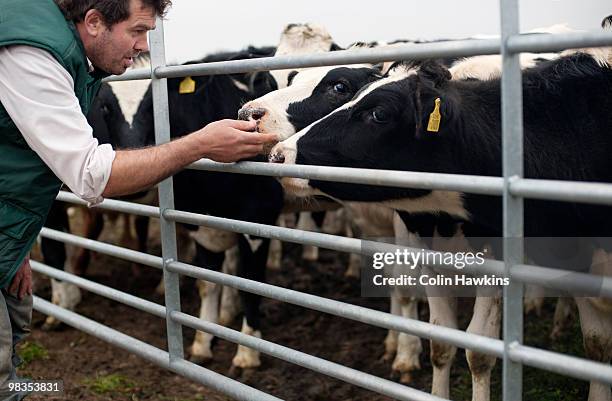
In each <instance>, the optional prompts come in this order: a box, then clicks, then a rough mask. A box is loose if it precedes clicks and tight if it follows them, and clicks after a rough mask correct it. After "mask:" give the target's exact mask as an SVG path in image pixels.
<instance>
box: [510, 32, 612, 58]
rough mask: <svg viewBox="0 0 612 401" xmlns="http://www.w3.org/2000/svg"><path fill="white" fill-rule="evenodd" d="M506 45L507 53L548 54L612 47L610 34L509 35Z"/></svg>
mask: <svg viewBox="0 0 612 401" xmlns="http://www.w3.org/2000/svg"><path fill="white" fill-rule="evenodd" d="M506 43H507V49H508V52H509V53H549V52H558V51H561V50H566V49H579V48H583V47H601V46H612V32H610V31H600V32H571V33H557V34H537V35H534V34H527V35H524V34H523V35H510V36H508V38H507V39H506Z"/></svg>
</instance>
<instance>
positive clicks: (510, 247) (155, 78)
mask: <svg viewBox="0 0 612 401" xmlns="http://www.w3.org/2000/svg"><path fill="white" fill-rule="evenodd" d="M500 8H501V27H502V35H501V40H468V41H453V42H439V43H429V44H420V45H414V46H398V47H393V48H389V49H364V50H360V51H351V52H346V51H340V52H333V53H326V54H313V55H308V56H283V57H273V58H263V59H253V60H238V61H227V62H214V63H206V64H193V65H186V66H166V62H165V49H164V40H163V22H162V21H161V20H158V21H157V29H156V30H155V31H153V32H151V35H150V41H151V43H150V47H151V61H152V65H151V70H150V71H149V70H144V69H143V70H135V71H131V72H128V73H126V74H124V75H122V76H120V77H115V78H113V80H116V81H122V80H131V79H146V78H151V80H152V86H153V103H154V111H155V113H154V115H155V137H156V142H157V143H158V144H159V143H164V142H167V141H169V140H170V129H169V116H168V97H167V85H166V78H171V77H184V76H188V75H191V76H193V75H214V74H230V73H242V72H251V71H265V70H274V69H287V68H302V67H315V66H324V65H339V64H352V63H365V62H370V63H374V62H381V61H389V60H398V59H425V58H430V57H453V56H473V55H481V54H499V53H501V54H502V56H503V71H504V73H503V77H502V126H503V177H481V176H466V175H449V174H432V173H411V172H399V171H385V172H384V173H381V172H380V171H376V170H366V169H348V168H337V167H321V166H295V165H293V166H284V165H277V164H265V163H254V162H241V163H235V164H221V163H215V162H212V161H206V160H201V161H198V162H196V163H194V164H193V165H192V166H191V167H190V168H194V169H200V170H209V171H223V172H232V173H237V174H259V175H267V176H291V177H300V178H312V179H317V180H327V181H338V182H346V183H362V184H370V185H384V186H395V187H410V188H423V189H431V190H434V189H437V190H452V191H461V192H468V193H474V194H485V195H497V196H502V197H503V205H504V214H503V216H504V220H503V221H504V231H503V232H504V237H505V238H513V237H518V238H521V237H523V199H524V198H532V199H548V200H557V201H565V202H584V203H595V204H605V205H612V185H609V184H595V183H581V182H558V181H555V182H553V181H546V180H533V179H524V178H522V177H523V171H522V166H523V140H522V139H523V127H522V124H518V123H517V122H518V121H522V86H521V85H520V81H521V70H520V65H519V55H520V53H521V52H533V53H541V52H552V51H560V50H563V49H568V48H577V47H587V46H589V47H593V46H604V45H612V34H611V33H607V32H606V33H604V32H601V33H573V34H559V35H529V36H523V35H519V34H518V32H519V18H518V0H501V2H500ZM159 198H160V207H159V208H157V207H152V206H143V205H138V204H132V203H128V202H122V201H116V200H106V201H104V202H103V204H101V205H100V206H99V207H100V208H102V209H109V210H114V211H120V212H127V213H132V214H135V215H141V216H148V217H157V218H159V219H160V225H161V237H162V238H161V240H162V257H161V258H160V257H156V256H152V255H148V254H144V253H140V252H136V251H132V250H128V249H124V248H121V247H118V246H114V245H109V244H104V243H101V242H98V241H92V240H88V239H83V238H80V237H78V236H75V235H71V234H67V233H63V232H59V231H54V230H50V229H47V228H43V230H42V231H41V235H42V236H43V237H47V238H50V239H53V240H57V241H62V242H66V243H69V244H72V245H76V246H81V247H84V248H87V249H90V250H93V251H96V252H100V253H103V254H107V255H111V256H115V257H119V258H122V259H125V260H129V261H132V262H137V263H141V264H144V265H148V266H151V267H155V268H158V269H162V270H163V275H164V284H165V294H166V295H165V305H166V306H165V307H164V306H161V305H158V304H155V303H152V302H149V301H146V300H144V299H141V298H138V297H135V296H132V295H129V294H126V293H123V292H120V291H117V290H114V289H112V288H109V287H106V286H103V285H101V284H97V283H94V282H91V281H89V280H86V279H83V278H80V277H77V276H74V275H71V274H68V273H65V272H62V271H59V270H56V269H53V268H50V267H48V266H45V265H43V264H41V263H38V262H34V261H33V262H32V267H33V269H34V270H35V271H37V272H39V273H42V274H45V275H47V276H49V277H52V278H55V279H59V280H63V281H66V282H69V283H72V284H75V285H77V286H79V287H81V288H83V289H86V290H88V291H90V292H93V293H96V294H98V295H102V296H105V297H107V298H110V299H112V300H115V301H118V302H121V303H124V304H126V305H129V306H132V307H134V308H137V309H139V310H141V311H144V312H147V313H151V314H153V315H155V316H158V317H160V318H163V319H166V323H167V340H168V350H167V351H165V350H161V349H159V348H156V347H153V346H152V345H149V344H147V343H144V342H142V341H140V340H137V339H135V338H133V337H130V336H128V335H125V334H122V333H120V332H117V331H115V330H113V329H112V328H109V327H107V326H104V325H102V324H100V323H97V322H94V321H92V320H89V319H87V318H85V317H82V316H80V315H78V314H76V313H74V312H70V311H67V310H65V309H62V308H60V307H57V306H55V305H53V304H51V303H49V302H47V301H45V300H43V299H41V298H39V297H34V308H35V309H36V310H38V311H40V312H42V313H44V314H47V315H51V316H54V317H56V318H57V319H59V320H61V321H63V322H65V323H67V324H69V325H71V326H73V327H75V328H77V329H79V330H82V331H84V332H86V333H88V334H90V335H93V336H95V337H98V338H100V339H102V340H104V341H107V342H109V343H111V344H113V345H116V346H118V347H120V348H124V349H126V350H128V351H130V352H133V353H134V354H137V355H139V356H141V357H143V358H145V359H147V360H148V361H150V362H153V363H155V364H156V365H159V366H162V367H164V368H166V369H169V370H171V371H174V372H176V373H178V374H181V375H183V376H185V377H188V378H190V379H192V380H194V381H196V382H199V383H201V384H203V385H205V386H208V387H211V388H213V389H215V390H217V391H219V392H222V393H224V394H227V395H229V396H230V397H233V398H235V399H239V400H279V398H277V397H274V396H272V395H270V394H266V393H264V392H262V391H259V390H256V389H254V388H251V387H249V386H246V385H244V384H242V383H240V382H237V381H234V380H232V379H229V378H227V377H224V376H222V375H220V374H217V373H215V372H213V371H210V370H208V369H205V368H203V367H200V366H198V365H195V364H193V363H190V362H188V361H186V360H185V359H184V358H183V343H182V326H187V327H190V328H193V329H196V330H200V331H204V332H207V333H210V334H212V335H215V336H218V337H220V338H223V339H225V340H228V341H231V342H234V343H237V344H240V345H244V346H247V347H250V348H253V349H256V350H258V351H260V352H262V353H265V354H268V355H271V356H273V357H276V358H279V359H282V360H284V361H287V362H291V363H294V364H297V365H300V366H303V367H306V368H308V369H311V370H313V371H316V372H319V373H321V374H324V375H328V376H331V377H334V378H336V379H339V380H342V381H345V382H348V383H352V384H354V385H356V386H360V387H363V388H366V389H369V390H372V391H374V392H377V393H380V394H384V395H387V396H390V397H392V398H395V399H399V400H415V401H417V400H418V401H425V400H428V401H433V400H441V398H439V397H436V396H432V395H430V394H427V393H425V392H423V391H420V390H416V389H414V388H411V387H408V386H404V385H401V384H398V383H395V382H392V381H390V380H386V379H382V378H380V377H376V376H373V375H370V374H366V373H364V372H361V371H357V370H355V369H352V368H348V367H346V366H342V365H339V364H337V363H333V362H330V361H327V360H324V359H321V358H318V357H315V356H312V355H309V354H305V353H302V352H299V351H296V350H293V349H290V348H287V347H284V346H281V345H278V344H275V343H272V342H269V341H266V340H262V339H258V338H255V337H251V336H248V335H245V334H242V333H240V332H237V331H235V330H232V329H228V328H226V327H223V326H220V325H217V324H214V323H210V322H206V321H203V320H200V319H198V318H195V317H193V316H190V315H187V314H185V313H183V312H181V310H180V294H179V285H178V277H179V275H186V276H190V277H194V278H196V279H201V280H207V281H211V282H213V283H217V284H221V285H227V286H231V287H234V288H237V289H240V290H242V291H247V292H251V293H255V294H259V295H261V296H264V297H269V298H274V299H277V300H281V301H284V302H288V303H291V304H294V305H299V306H303V307H305V308H310V309H314V310H317V311H321V312H324V313H328V314H332V315H335V316H339V317H343V318H347V319H352V320H355V321H359V322H362V323H367V324H370V325H374V326H377V327H382V328H386V329H392V330H396V331H399V332H404V333H409V334H412V335H416V336H419V337H421V338H427V339H431V340H436V341H440V342H446V343H449V344H452V345H455V346H457V347H460V348H467V349H471V350H474V351H477V352H481V353H484V354H487V355H493V356H495V357H497V358H500V359H502V361H503V400H504V401H517V400H521V399H522V391H523V390H522V366H523V365H528V366H532V367H536V368H539V369H544V370H548V371H551V372H555V373H558V374H561V375H565V376H571V377H575V378H579V379H583V380H596V381H600V382H603V383H608V384H612V367H611V366H609V365H605V364H602V363H597V362H593V361H589V360H585V359H580V358H576V357H572V356H567V355H563V354H559V353H555V352H551V351H546V350H542V349H538V348H534V347H528V346H525V345H523V344H522V336H523V303H522V295H523V284H524V283H534V284H539V285H542V286H545V287H551V288H553V287H554V288H557V289H561V290H563V289H568V287H567V286H565V285H564V284H563V283H551V282H550V281H549V280H548V277H550V276H549V274H550V273H551V271H552V270H551V269H549V268H544V267H538V266H528V265H525V264H523V249H522V246H521V245H519V244H518V241H513V242H507V243H505V244H504V255H505V256H504V263H502V262H491V263H487V264H485V265H484V266H482V272H486V273H496V274H498V275H504V276H506V277H510V278H511V284H510V285H509V286H508V287H505V288H504V297H503V299H504V302H503V340H498V339H493V338H489V337H484V336H479V335H474V334H470V333H466V332H463V331H460V330H456V329H451V328H446V327H441V326H436V325H432V324H430V323H425V322H421V321H417V320H411V319H406V318H403V317H399V316H394V315H391V314H389V313H384V312H380V311H375V310H371V309H367V308H364V307H360V306H355V305H351V304H346V303H343V302H338V301H333V300H330V299H326V298H322V297H318V296H314V295H309V294H304V293H301V292H297V291H293V290H288V289H284V288H280V287H275V286H272V285H269V284H264V283H259V282H255V281H251V280H247V279H243V278H239V277H235V276H231V275H227V274H223V273H219V272H215V271H211V270H206V269H202V268H199V267H196V266H192V265H188V264H185V263H180V262H177V249H176V233H175V223H176V222H180V223H189V224H195V225H201V226H207V227H212V228H217V229H222V230H228V231H234V232H238V233H245V234H251V235H257V236H262V237H268V238H272V239H280V240H283V241H289V242H295V243H301V244H307V245H315V246H319V247H323V248H328V249H333V250H338V251H342V252H353V253H361V250H362V241H360V240H358V239H353V238H345V237H339V236H334V235H327V234H319V233H311V232H305V231H300V230H295V229H288V228H281V227H274V226H267V225H262V224H255V223H249V222H243V221H237V220H231V219H225V218H220V217H214V216H207V215H198V214H194V213H187V212H183V211H178V210H175V209H174V195H173V190H172V178H169V179H167V180H165V181H163V182H162V183H161V184H160V186H159ZM58 199H59V200H60V201H66V202H73V203H80V204H85V203H84V202H83V201H80V200H79V199H78V198H77V197H76V196H74V195H71V194H66V193H61V194H60V195H59V196H58ZM375 244H376V243H372V244H370V245H375ZM379 246H382V244H379ZM368 248H370V249H372V246H368ZM572 275H574V276H573V277H574V278H576V279H577V280H576V281H575V282H579V283H581V284H580V285H581V287H580V289H581V290H589V289H591V290H592V289H593V282H594V281H595V280H591V281H589V278H593V276H590V275H588V274H583V273H572ZM573 287H574V288H575V287H576V285H573ZM597 291H598V292H599V294H601V295H602V296H606V297H612V278H611V277H607V278H603V280H601V278H600V279H599V281H598V286H597Z"/></svg>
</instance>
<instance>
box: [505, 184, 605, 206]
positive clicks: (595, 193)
mask: <svg viewBox="0 0 612 401" xmlns="http://www.w3.org/2000/svg"><path fill="white" fill-rule="evenodd" d="M510 193H511V194H512V195H513V196H521V197H523V198H529V199H545V200H556V201H562V202H580V203H591V204H598V205H612V184H606V183H595V182H580V181H555V180H534V179H528V178H523V179H520V180H516V181H514V182H512V183H511V184H510Z"/></svg>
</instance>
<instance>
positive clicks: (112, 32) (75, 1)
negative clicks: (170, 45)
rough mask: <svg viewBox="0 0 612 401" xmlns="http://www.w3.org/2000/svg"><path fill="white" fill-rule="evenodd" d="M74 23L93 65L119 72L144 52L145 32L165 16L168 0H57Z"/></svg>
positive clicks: (123, 70)
mask: <svg viewBox="0 0 612 401" xmlns="http://www.w3.org/2000/svg"><path fill="white" fill-rule="evenodd" d="M56 3H57V4H58V6H59V7H60V9H61V10H62V12H63V13H64V15H65V16H66V19H68V20H71V21H73V22H74V23H75V25H76V27H77V30H78V31H79V35H80V36H81V40H82V41H83V45H84V46H85V53H86V54H87V57H88V58H89V60H91V62H92V64H93V65H94V66H96V67H97V68H99V69H101V70H103V71H106V72H108V73H111V74H122V73H124V72H125V70H126V69H127V68H128V67H130V66H131V65H132V63H133V61H134V58H135V57H136V56H138V54H139V53H140V52H143V51H147V50H148V45H147V32H148V31H149V30H152V29H154V28H155V18H156V16H158V15H159V16H162V17H163V16H164V15H165V13H166V9H167V7H168V6H169V5H170V4H171V1H170V0H56Z"/></svg>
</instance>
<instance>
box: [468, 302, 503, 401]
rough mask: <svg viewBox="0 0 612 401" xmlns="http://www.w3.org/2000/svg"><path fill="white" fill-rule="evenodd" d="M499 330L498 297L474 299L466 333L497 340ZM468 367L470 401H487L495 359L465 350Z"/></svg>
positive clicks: (499, 311) (499, 310)
mask: <svg viewBox="0 0 612 401" xmlns="http://www.w3.org/2000/svg"><path fill="white" fill-rule="evenodd" d="M500 329H501V299H500V298H499V297H476V300H475V302H474V313H473V315H472V320H471V321H470V324H469V326H468V328H467V330H466V331H467V332H468V333H473V334H478V335H482V336H487V337H491V338H499V331H500ZM465 355H466V358H467V362H468V366H469V367H470V372H471V373H472V401H489V399H490V390H491V371H492V370H493V367H494V366H495V362H496V357H495V356H491V355H485V354H481V353H478V352H475V351H472V350H469V349H466V350H465Z"/></svg>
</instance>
